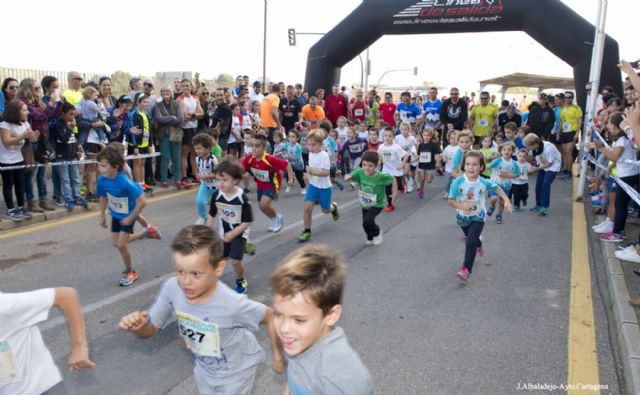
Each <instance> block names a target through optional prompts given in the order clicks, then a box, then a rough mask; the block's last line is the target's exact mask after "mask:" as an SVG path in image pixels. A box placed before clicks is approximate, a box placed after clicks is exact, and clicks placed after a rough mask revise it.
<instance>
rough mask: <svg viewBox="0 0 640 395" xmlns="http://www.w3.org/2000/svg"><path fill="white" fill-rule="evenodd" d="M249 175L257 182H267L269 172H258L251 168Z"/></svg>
mask: <svg viewBox="0 0 640 395" xmlns="http://www.w3.org/2000/svg"><path fill="white" fill-rule="evenodd" d="M251 173H253V176H254V177H255V178H256V180H258V181H262V182H269V170H259V169H254V168H251Z"/></svg>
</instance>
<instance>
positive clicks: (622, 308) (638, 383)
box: [601, 241, 640, 394]
mask: <svg viewBox="0 0 640 395" xmlns="http://www.w3.org/2000/svg"><path fill="white" fill-rule="evenodd" d="M601 243H602V251H603V253H604V254H603V255H604V258H605V259H604V260H605V264H606V268H607V270H606V272H607V280H608V284H609V292H610V297H611V302H612V305H613V314H614V320H615V332H616V335H617V336H618V341H619V344H620V350H621V354H622V355H621V358H620V359H621V362H622V368H623V370H624V378H625V379H624V383H625V389H626V391H627V393H629V394H640V326H639V325H638V319H637V316H636V314H635V311H634V309H633V307H632V306H631V305H630V304H629V299H631V297H630V296H629V290H628V289H627V284H626V282H625V279H624V275H623V271H622V263H621V262H620V260H619V259H617V258H616V257H615V251H616V244H612V243H606V242H604V241H602V242H601Z"/></svg>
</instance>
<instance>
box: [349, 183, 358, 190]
mask: <svg viewBox="0 0 640 395" xmlns="http://www.w3.org/2000/svg"><path fill="white" fill-rule="evenodd" d="M349 185H351V189H354V190H355V189H356V183H355V182H352V183H350V184H349Z"/></svg>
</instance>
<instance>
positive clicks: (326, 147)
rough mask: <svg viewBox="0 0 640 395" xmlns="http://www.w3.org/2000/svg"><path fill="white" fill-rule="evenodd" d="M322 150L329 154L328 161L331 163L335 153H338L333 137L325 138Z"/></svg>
mask: <svg viewBox="0 0 640 395" xmlns="http://www.w3.org/2000/svg"><path fill="white" fill-rule="evenodd" d="M322 150H323V151H326V152H327V154H329V160H330V161H331V162H333V157H334V156H335V155H336V152H338V144H336V141H335V140H334V139H333V137H331V136H327V138H326V139H324V141H323V142H322ZM332 166H333V165H332Z"/></svg>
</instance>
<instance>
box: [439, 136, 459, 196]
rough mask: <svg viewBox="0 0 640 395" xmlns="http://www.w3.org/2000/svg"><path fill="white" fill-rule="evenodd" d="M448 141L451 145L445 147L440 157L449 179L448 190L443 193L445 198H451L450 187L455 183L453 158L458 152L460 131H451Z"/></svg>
mask: <svg viewBox="0 0 640 395" xmlns="http://www.w3.org/2000/svg"><path fill="white" fill-rule="evenodd" d="M446 137H447V141H448V142H449V144H448V145H447V146H446V147H444V150H442V155H440V159H441V160H442V162H443V163H444V172H445V175H446V177H447V188H446V189H445V191H444V193H443V196H442V197H443V198H444V199H447V198H449V187H450V186H451V182H453V175H452V174H451V173H452V172H453V157H454V156H455V154H456V151H458V131H457V130H449V132H447V136H446Z"/></svg>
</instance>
